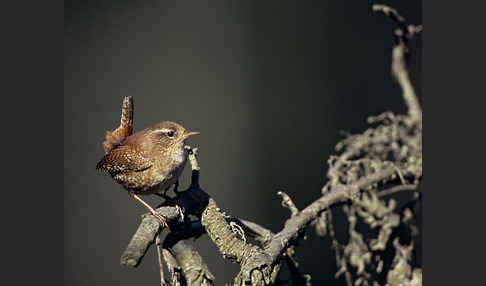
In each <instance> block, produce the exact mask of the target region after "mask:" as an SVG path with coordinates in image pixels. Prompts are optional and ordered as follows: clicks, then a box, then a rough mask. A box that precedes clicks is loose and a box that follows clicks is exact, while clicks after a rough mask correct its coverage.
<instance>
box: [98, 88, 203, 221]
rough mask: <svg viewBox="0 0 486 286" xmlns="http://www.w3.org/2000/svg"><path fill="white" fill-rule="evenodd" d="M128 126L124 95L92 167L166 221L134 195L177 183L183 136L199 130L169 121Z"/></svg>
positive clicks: (129, 102)
mask: <svg viewBox="0 0 486 286" xmlns="http://www.w3.org/2000/svg"><path fill="white" fill-rule="evenodd" d="M132 130H133V99H132V98H131V97H125V99H124V101H123V108H122V117H121V124H120V127H118V128H117V129H115V130H114V131H113V132H111V131H107V134H106V141H105V142H104V143H103V146H104V149H105V156H104V157H103V158H102V159H101V160H100V161H99V162H98V164H97V165H96V169H97V170H101V171H105V172H107V173H109V174H110V176H111V177H112V178H113V179H114V180H115V181H116V182H118V183H119V184H121V185H122V186H123V187H124V188H125V189H126V190H128V193H129V195H130V196H131V197H133V198H135V199H137V200H138V201H140V202H141V203H142V204H143V205H144V206H145V207H147V208H148V209H149V210H150V213H152V215H154V216H155V217H157V218H158V219H159V220H160V222H161V223H162V224H163V225H166V218H165V217H164V216H162V215H160V214H158V213H157V212H156V211H155V210H154V209H153V208H152V207H151V206H150V205H149V204H147V203H146V202H145V201H143V200H142V199H141V198H140V197H139V196H138V195H150V194H156V193H159V192H162V191H166V190H167V189H169V187H170V186H171V185H173V184H177V182H178V179H179V176H180V175H181V173H182V171H183V169H184V167H185V165H186V161H187V153H186V151H185V150H184V144H185V140H186V139H187V138H188V137H190V136H192V135H196V134H199V132H189V131H187V130H186V129H185V128H184V127H182V126H181V125H179V124H177V123H175V122H171V121H164V122H160V123H157V124H155V125H154V126H152V127H148V128H145V129H143V130H141V131H139V132H137V133H134V134H132Z"/></svg>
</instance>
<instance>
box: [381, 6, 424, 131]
mask: <svg viewBox="0 0 486 286" xmlns="http://www.w3.org/2000/svg"><path fill="white" fill-rule="evenodd" d="M372 10H373V11H374V12H382V13H383V14H385V15H386V16H388V17H390V18H391V19H392V20H394V21H395V22H396V23H397V24H398V28H397V30H396V31H395V36H396V37H397V39H398V40H397V41H398V43H397V45H396V46H395V47H394V48H393V51H392V74H393V76H394V77H395V78H396V80H397V81H398V83H399V84H400V87H401V88H402V92H403V98H404V99H405V103H406V104H407V106H408V114H409V116H410V121H411V122H410V123H411V124H413V123H421V122H422V109H421V108H420V103H419V101H418V98H417V96H416V95H415V90H414V88H413V85H412V83H411V81H410V77H409V75H408V70H407V66H406V61H405V56H404V55H405V54H406V53H407V46H406V43H407V40H409V39H411V38H412V37H413V36H414V35H415V34H417V33H420V32H421V31H422V26H421V25H420V26H413V25H408V26H407V23H406V21H405V18H404V17H402V16H401V15H400V14H399V13H398V12H397V11H396V10H395V9H393V8H390V7H388V6H386V5H378V4H375V5H373V6H372Z"/></svg>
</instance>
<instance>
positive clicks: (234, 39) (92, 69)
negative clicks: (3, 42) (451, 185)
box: [64, 0, 422, 285]
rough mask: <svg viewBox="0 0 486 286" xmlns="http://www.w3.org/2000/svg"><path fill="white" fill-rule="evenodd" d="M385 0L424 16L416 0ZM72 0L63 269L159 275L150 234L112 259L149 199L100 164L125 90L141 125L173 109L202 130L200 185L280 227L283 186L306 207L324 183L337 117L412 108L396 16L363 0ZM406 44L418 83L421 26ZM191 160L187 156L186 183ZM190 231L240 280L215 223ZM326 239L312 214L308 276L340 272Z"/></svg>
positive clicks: (87, 276)
mask: <svg viewBox="0 0 486 286" xmlns="http://www.w3.org/2000/svg"><path fill="white" fill-rule="evenodd" d="M380 3H381V2H380ZM384 4H389V5H391V6H393V7H395V8H397V9H398V10H399V12H400V13H401V14H402V15H403V16H404V17H406V18H407V20H409V21H410V23H413V24H419V23H422V3H421V1H416V0H414V1H386V2H385V3H384ZM64 5H65V10H64V13H65V16H64V17H65V18H64V20H65V24H64V281H65V284H66V285H157V284H159V279H160V278H159V273H158V265H157V254H156V251H155V249H154V248H153V247H152V248H151V249H149V251H148V253H147V254H146V256H145V258H144V260H143V261H142V263H141V264H140V265H139V267H138V268H135V269H132V268H126V267H122V266H120V264H119V261H120V255H121V254H122V252H123V250H124V249H125V247H126V245H127V243H128V242H129V240H130V238H131V236H132V235H133V233H134V231H135V230H136V228H137V226H138V224H139V222H140V214H142V213H145V212H146V210H145V209H144V208H143V206H142V205H140V204H139V203H137V202H136V201H135V200H133V199H131V198H130V197H129V196H128V195H127V193H126V191H125V190H124V189H123V188H122V187H121V186H120V185H118V184H116V183H115V182H114V181H113V180H112V179H111V178H110V177H109V176H108V175H106V174H104V173H100V172H97V171H95V165H96V163H97V162H98V160H99V159H100V158H101V157H102V156H103V148H102V141H103V140H104V135H105V132H106V130H107V129H110V130H111V129H114V128H115V127H117V126H118V124H119V121H120V113H121V103H122V99H123V97H124V96H129V95H130V96H133V98H134V105H135V111H134V122H135V131H138V130H141V129H143V128H144V127H147V126H149V125H152V124H154V123H157V122H159V121H164V120H171V121H176V122H179V123H181V124H182V125H183V126H185V127H186V128H187V129H190V130H195V131H200V132H201V135H199V136H195V137H191V139H190V140H189V141H188V143H189V144H190V145H191V146H197V147H199V148H200V156H199V163H200V165H201V168H202V170H201V185H202V187H203V189H205V190H206V191H207V192H208V193H209V194H210V195H212V196H213V197H214V198H215V199H216V201H217V203H218V205H219V206H220V207H221V208H222V209H223V210H225V211H226V212H227V213H228V214H230V215H233V216H238V217H240V218H244V219H248V220H251V221H254V222H257V223H259V224H261V225H263V226H265V227H267V228H269V229H271V230H272V231H274V232H277V231H279V230H280V229H281V228H282V227H283V223H284V221H285V220H286V219H287V218H288V216H289V211H288V210H287V209H284V208H282V207H281V205H280V198H279V197H278V196H277V191H279V190H283V191H285V192H287V193H288V194H289V195H290V196H291V197H292V198H293V199H294V202H295V203H296V205H297V206H298V207H299V208H304V207H305V206H306V205H308V204H309V203H311V202H312V201H313V200H315V199H316V198H318V197H319V196H320V190H321V187H322V186H323V184H324V183H325V182H326V176H325V174H326V171H327V163H326V161H327V159H328V157H329V156H330V155H331V154H333V153H334V146H335V144H336V143H337V142H338V141H339V140H340V139H341V138H342V135H341V134H340V131H342V130H346V131H348V132H351V133H357V132H361V131H363V130H364V128H366V118H367V117H368V116H370V115H377V114H379V113H381V112H383V111H386V110H392V111H394V112H406V108H405V105H404V103H403V101H402V98H401V97H400V89H399V87H398V86H397V85H396V83H395V82H394V81H393V80H392V77H391V73H390V63H391V59H390V52H391V48H392V44H393V39H392V29H393V28H394V25H393V23H392V21H391V20H390V19H388V18H386V17H385V16H383V15H381V14H380V15H374V14H372V12H371V10H370V7H371V3H370V1H208V2H206V1H161V0H158V1H106V0H105V1H65V2H64ZM411 47H412V55H413V56H412V59H411V67H410V69H411V77H412V80H413V82H414V84H415V87H416V90H417V93H418V94H419V96H421V37H418V39H417V40H415V41H414V42H413V43H412V46H411ZM189 176H190V170H189V168H186V170H185V172H184V174H183V177H182V179H181V181H180V183H181V186H180V189H185V188H186V187H187V186H188V184H189ZM147 200H148V201H149V202H150V203H151V204H152V205H156V204H157V203H158V202H159V201H158V198H156V197H155V198H147ZM338 219H339V218H338ZM338 222H339V221H338ZM337 231H338V237H339V236H340V235H341V233H344V232H346V231H347V230H346V228H345V226H344V225H343V228H342V229H339V227H338V229H337ZM195 244H196V246H197V248H198V250H199V251H200V253H201V255H202V256H203V257H204V259H205V261H206V262H207V264H208V265H209V267H210V270H211V271H212V272H213V274H214V275H215V276H216V285H224V283H227V282H231V281H232V279H233V277H234V276H235V275H236V273H237V272H238V269H239V267H238V265H237V264H231V263H230V262H228V261H225V260H224V259H223V258H222V257H221V255H220V254H219V252H217V250H216V248H215V247H214V245H213V244H212V243H211V241H209V239H208V238H207V237H206V236H203V237H201V238H199V239H198V240H197V241H196V242H195ZM330 245H331V243H330V241H329V240H328V238H321V237H318V236H316V235H315V232H314V230H313V229H309V231H308V239H307V240H306V241H305V242H302V243H301V244H300V245H299V247H298V248H297V258H298V260H299V261H300V264H301V271H302V272H303V273H309V274H311V276H312V283H313V285H324V284H326V285H342V284H344V281H343V280H342V279H338V280H335V279H334V273H335V272H336V265H335V258H334V252H333V251H332V249H331V248H330ZM283 278H285V277H283Z"/></svg>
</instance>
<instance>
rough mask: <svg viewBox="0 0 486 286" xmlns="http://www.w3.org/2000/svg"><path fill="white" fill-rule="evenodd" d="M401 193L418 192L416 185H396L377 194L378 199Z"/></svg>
mask: <svg viewBox="0 0 486 286" xmlns="http://www.w3.org/2000/svg"><path fill="white" fill-rule="evenodd" d="M401 191H418V190H417V185H398V186H394V187H391V188H389V189H386V190H383V191H381V192H379V193H378V197H384V196H388V195H391V194H394V193H397V192H401Z"/></svg>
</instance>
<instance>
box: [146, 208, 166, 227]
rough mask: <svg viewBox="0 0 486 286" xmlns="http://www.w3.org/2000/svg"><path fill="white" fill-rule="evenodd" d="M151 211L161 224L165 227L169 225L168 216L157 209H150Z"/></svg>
mask: <svg viewBox="0 0 486 286" xmlns="http://www.w3.org/2000/svg"><path fill="white" fill-rule="evenodd" d="M150 213H151V214H152V215H153V216H154V217H155V218H156V219H157V220H159V222H160V225H161V226H163V227H169V226H168V225H167V217H166V216H165V215H163V214H159V213H158V212H156V211H155V210H152V211H150Z"/></svg>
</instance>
